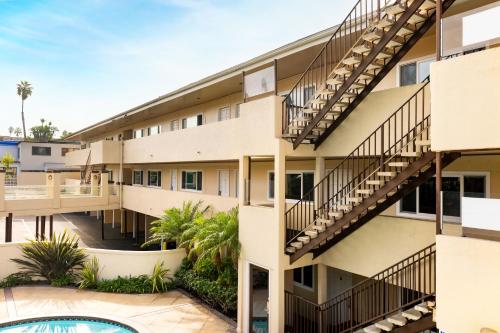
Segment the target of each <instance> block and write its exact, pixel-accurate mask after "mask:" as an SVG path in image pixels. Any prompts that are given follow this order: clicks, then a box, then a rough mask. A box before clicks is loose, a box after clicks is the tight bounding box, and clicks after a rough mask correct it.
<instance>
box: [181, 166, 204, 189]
mask: <svg viewBox="0 0 500 333" xmlns="http://www.w3.org/2000/svg"><path fill="white" fill-rule="evenodd" d="M184 172H193V173H196V178H197V179H196V188H198V172H199V173H201V187H200V188H201V189H200V190H193V189H188V188H184V182H183V178H184V177H182V174H183V173H184ZM203 178H204V176H203V170H189V169H182V170H181V191H183V192H194V193H202V192H203Z"/></svg>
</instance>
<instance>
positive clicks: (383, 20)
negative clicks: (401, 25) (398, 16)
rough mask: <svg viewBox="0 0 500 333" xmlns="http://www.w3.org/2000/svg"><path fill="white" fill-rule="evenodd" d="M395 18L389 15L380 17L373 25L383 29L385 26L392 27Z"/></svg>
mask: <svg viewBox="0 0 500 333" xmlns="http://www.w3.org/2000/svg"><path fill="white" fill-rule="evenodd" d="M394 22H395V20H393V19H391V18H389V17H387V16H386V17H383V18H381V19H380V20H379V21H378V22H377V23H376V24H375V27H376V28H377V29H385V28H388V27H392V26H393V24H394Z"/></svg>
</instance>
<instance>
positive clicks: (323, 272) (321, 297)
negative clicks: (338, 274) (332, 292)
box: [316, 264, 328, 304]
mask: <svg viewBox="0 0 500 333" xmlns="http://www.w3.org/2000/svg"><path fill="white" fill-rule="evenodd" d="M327 272H328V266H326V265H323V264H318V265H317V272H316V274H317V283H318V304H322V303H324V302H326V301H327V300H328V275H327Z"/></svg>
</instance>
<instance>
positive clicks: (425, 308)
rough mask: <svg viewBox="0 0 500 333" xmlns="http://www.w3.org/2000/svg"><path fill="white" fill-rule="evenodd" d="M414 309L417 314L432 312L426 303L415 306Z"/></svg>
mask: <svg viewBox="0 0 500 333" xmlns="http://www.w3.org/2000/svg"><path fill="white" fill-rule="evenodd" d="M414 309H415V310H417V311H419V312H422V313H423V314H427V313H429V312H431V311H432V309H431V308H429V307H428V306H427V303H425V302H424V303H420V304H417V305H415V307H414Z"/></svg>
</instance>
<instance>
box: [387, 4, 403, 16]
mask: <svg viewBox="0 0 500 333" xmlns="http://www.w3.org/2000/svg"><path fill="white" fill-rule="evenodd" d="M404 11H405V7H403V6H401V5H400V4H399V3H397V4H395V5H390V6H387V7H385V8H384V12H386V13H387V14H389V15H392V16H395V15H398V14H401V13H402V12H404Z"/></svg>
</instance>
